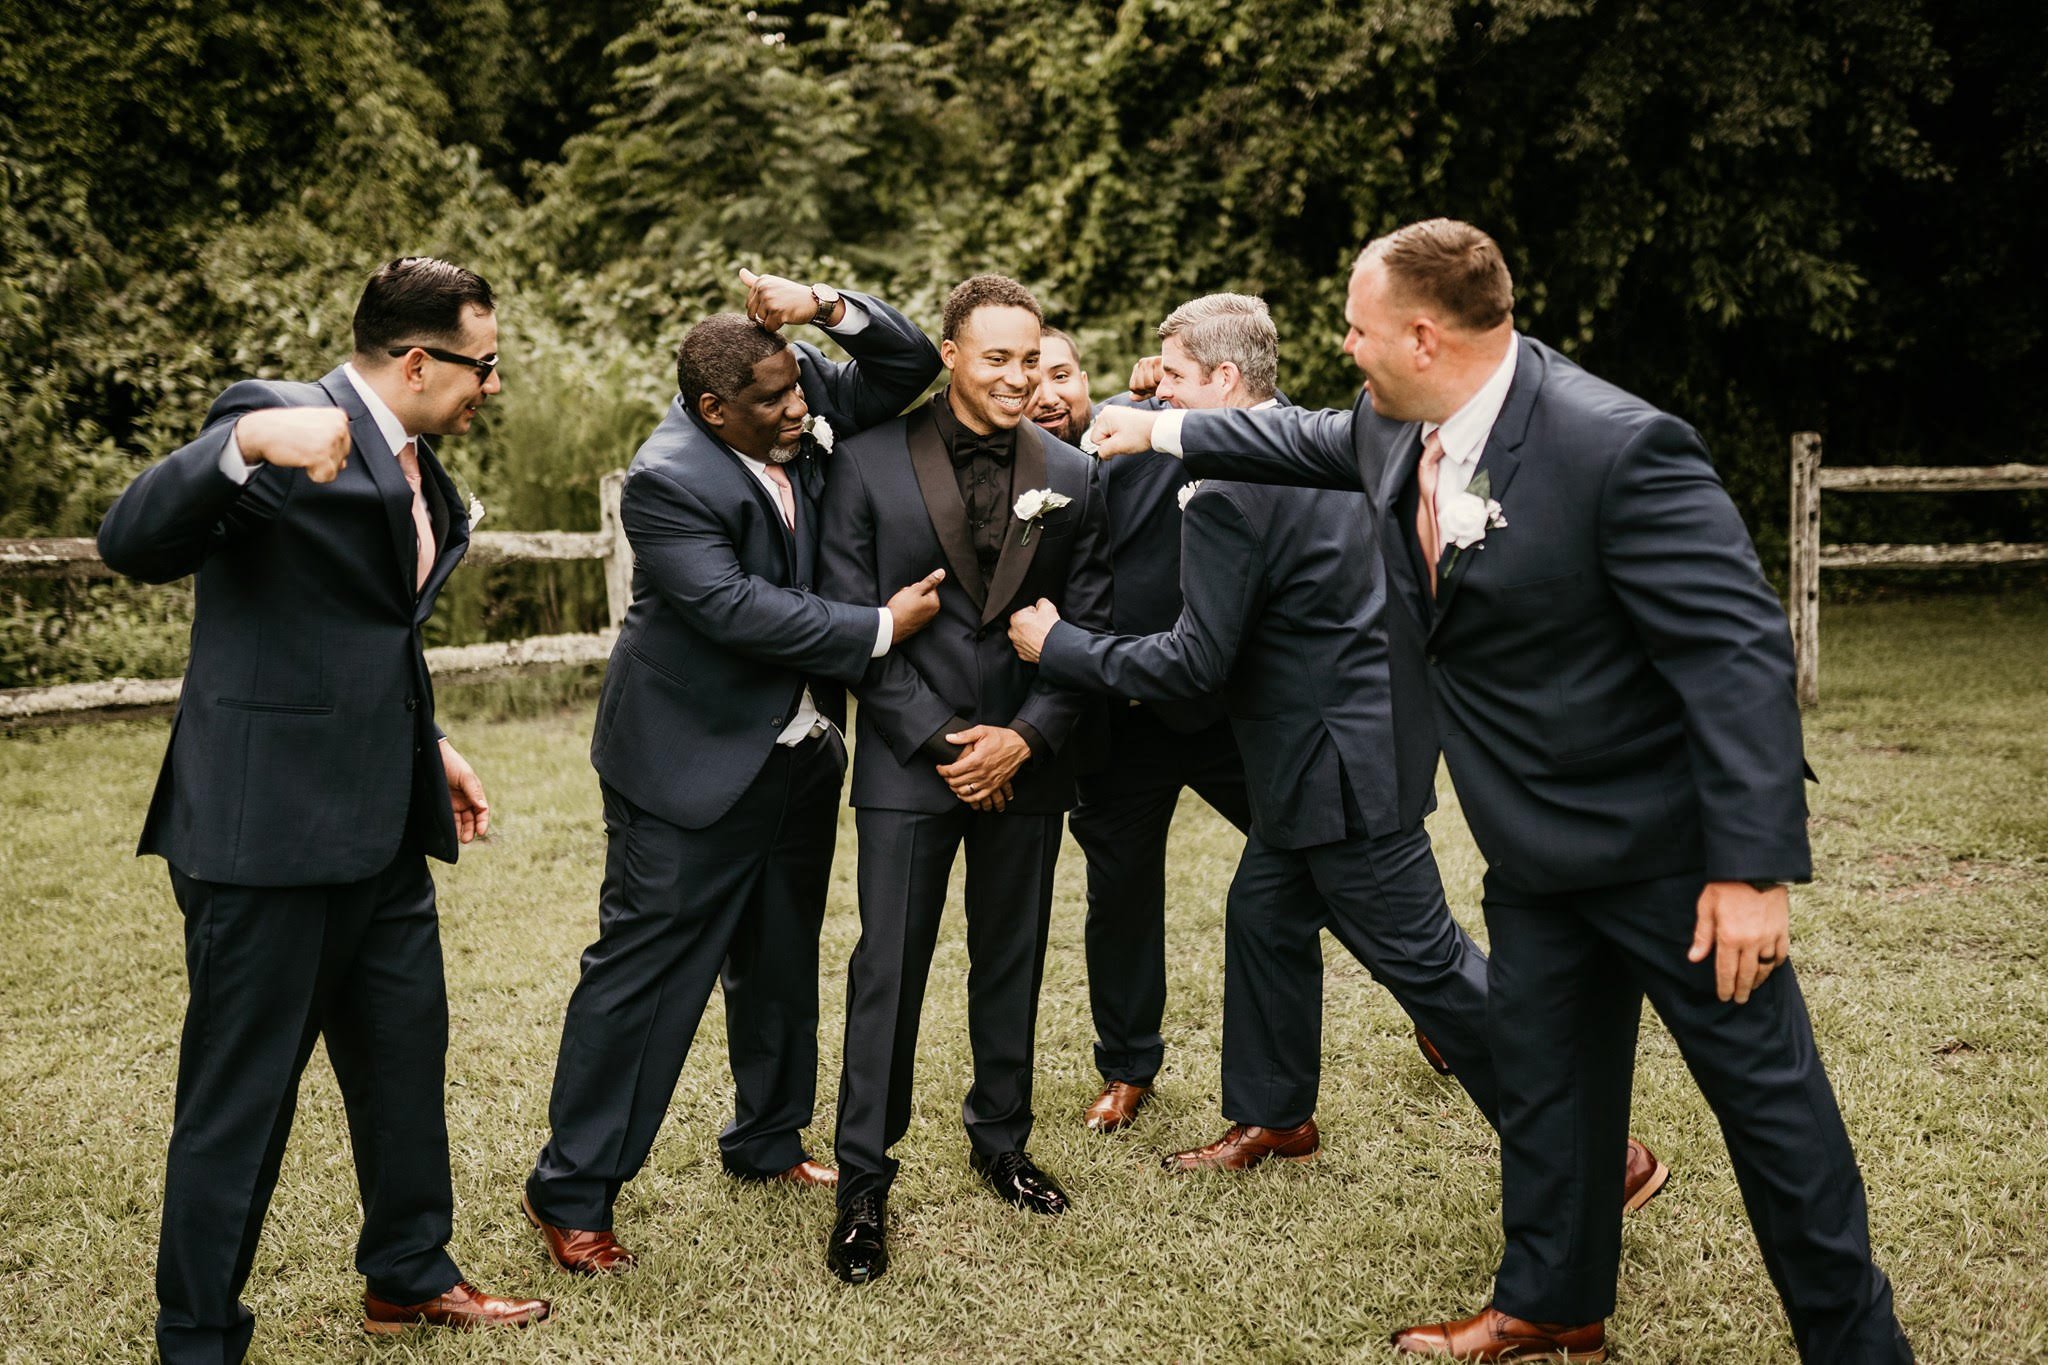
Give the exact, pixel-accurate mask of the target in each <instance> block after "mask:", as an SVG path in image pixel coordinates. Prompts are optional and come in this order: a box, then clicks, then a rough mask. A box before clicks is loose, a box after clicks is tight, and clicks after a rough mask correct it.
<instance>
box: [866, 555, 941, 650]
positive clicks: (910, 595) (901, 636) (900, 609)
mask: <svg viewBox="0 0 2048 1365" xmlns="http://www.w3.org/2000/svg"><path fill="white" fill-rule="evenodd" d="M945 581H946V571H945V570H944V569H933V570H932V571H931V572H930V573H928V574H926V575H925V576H924V577H923V578H920V579H918V580H917V581H916V582H915V583H912V584H911V585H910V586H909V587H907V588H898V589H897V590H896V593H895V595H894V596H892V597H891V598H890V599H889V600H888V601H887V602H885V603H883V604H882V605H884V606H886V607H887V608H888V609H889V617H890V619H891V620H892V621H894V622H895V623H896V625H895V634H894V635H892V636H890V643H891V644H898V645H900V644H902V643H903V642H904V641H905V640H908V639H909V638H910V637H911V636H913V635H915V634H917V633H918V632H919V631H921V630H923V629H924V628H925V627H926V626H928V625H930V624H931V619H932V618H933V617H934V616H937V615H938V614H939V584H941V583H943V582H945Z"/></svg>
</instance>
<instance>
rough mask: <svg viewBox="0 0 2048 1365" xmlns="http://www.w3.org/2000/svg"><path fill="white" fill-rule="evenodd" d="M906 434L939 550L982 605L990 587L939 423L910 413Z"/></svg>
mask: <svg viewBox="0 0 2048 1365" xmlns="http://www.w3.org/2000/svg"><path fill="white" fill-rule="evenodd" d="M939 401H941V402H943V401H945V400H944V399H941V400H939ZM903 434H904V438H905V440H907V441H908V442H909V445H910V468H911V472H912V473H914V474H915V475H916V476H917V488H918V491H919V492H920V493H922V494H924V510H925V512H926V514H927V515H929V516H930V517H931V519H932V532H933V534H935V535H936V536H938V538H939V548H940V549H941V550H944V551H945V552H946V565H947V567H948V568H950V569H951V570H952V571H953V581H954V582H955V583H958V584H959V585H960V587H961V588H962V589H963V590H964V591H965V592H966V593H967V596H968V597H969V598H971V599H972V600H973V602H974V605H975V606H977V607H978V606H981V605H982V603H983V601H984V599H985V598H986V597H987V594H988V585H987V584H985V583H983V582H982V581H981V561H980V560H978V559H976V558H975V555H974V541H973V539H972V538H970V537H969V536H968V534H967V504H966V503H964V502H962V501H961V500H960V483H959V481H958V480H957V479H955V478H954V477H953V462H952V461H951V460H949V459H947V458H946V443H945V442H944V441H942V440H940V439H939V427H938V423H936V422H934V421H933V420H932V415H931V413H930V411H928V410H926V409H919V410H918V411H916V412H913V413H911V414H910V417H909V420H908V421H907V422H906V423H905V429H904V433H903Z"/></svg>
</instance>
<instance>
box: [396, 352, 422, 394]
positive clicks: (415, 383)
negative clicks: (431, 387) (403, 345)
mask: <svg viewBox="0 0 2048 1365" xmlns="http://www.w3.org/2000/svg"><path fill="white" fill-rule="evenodd" d="M398 374H399V377H400V378H401V379H403V380H404V381H405V386H406V387H407V388H409V389H411V390H412V391H413V392H414V393H425V392H426V389H427V353H426V352H425V351H422V350H420V349H418V348H417V347H415V348H414V349H412V350H410V351H407V352H406V353H405V357H404V358H403V359H402V360H400V361H399V362H398Z"/></svg>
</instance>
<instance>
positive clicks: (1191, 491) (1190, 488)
mask: <svg viewBox="0 0 2048 1365" xmlns="http://www.w3.org/2000/svg"><path fill="white" fill-rule="evenodd" d="M1201 486H1202V481H1201V480H1200V479H1189V480H1188V481H1187V482H1186V483H1184V484H1182V485H1181V486H1180V492H1179V493H1177V494H1175V496H1176V497H1178V498H1179V499H1180V510H1181V511H1183V512H1185V511H1187V510H1188V499H1190V498H1192V497H1194V496H1195V490H1196V489H1198V488H1200V487H1201Z"/></svg>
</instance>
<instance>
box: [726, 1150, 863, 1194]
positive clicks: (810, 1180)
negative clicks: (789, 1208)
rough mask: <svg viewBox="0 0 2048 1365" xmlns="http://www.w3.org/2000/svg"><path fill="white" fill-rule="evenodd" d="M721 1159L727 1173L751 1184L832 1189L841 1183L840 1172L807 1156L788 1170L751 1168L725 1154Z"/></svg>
mask: <svg viewBox="0 0 2048 1365" xmlns="http://www.w3.org/2000/svg"><path fill="white" fill-rule="evenodd" d="M719 1159H720V1160H721V1161H724V1163H725V1173H726V1174H727V1175H729V1176H731V1177H732V1178H733V1179H734V1180H740V1181H744V1182H745V1183H747V1184H749V1185H801V1186H803V1187H804V1188H806V1189H810V1188H812V1187H819V1188H824V1189H831V1188H832V1187H833V1186H835V1185H837V1184H838V1183H839V1172H838V1171H837V1170H835V1169H833V1168H832V1167H830V1166H827V1165H824V1164H823V1163H822V1162H817V1161H813V1160H811V1159H810V1158H809V1157H805V1158H804V1159H803V1160H802V1161H799V1162H797V1163H796V1165H794V1166H791V1167H790V1168H789V1169H788V1170H784V1171H766V1172H764V1171H755V1170H749V1169H748V1168H747V1167H745V1166H738V1165H735V1164H733V1162H731V1161H730V1160H727V1159H726V1158H725V1157H724V1156H723V1155H721V1156H720V1158H719Z"/></svg>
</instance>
